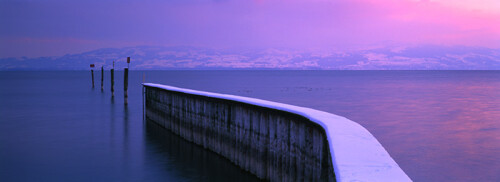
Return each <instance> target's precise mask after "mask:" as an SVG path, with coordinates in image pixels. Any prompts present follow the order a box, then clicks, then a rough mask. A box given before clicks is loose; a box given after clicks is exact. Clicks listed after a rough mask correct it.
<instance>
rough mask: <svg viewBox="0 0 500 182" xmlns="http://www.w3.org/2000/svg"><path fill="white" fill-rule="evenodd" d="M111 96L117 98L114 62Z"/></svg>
mask: <svg viewBox="0 0 500 182" xmlns="http://www.w3.org/2000/svg"><path fill="white" fill-rule="evenodd" d="M111 96H112V97H114V96H115V61H113V68H111Z"/></svg>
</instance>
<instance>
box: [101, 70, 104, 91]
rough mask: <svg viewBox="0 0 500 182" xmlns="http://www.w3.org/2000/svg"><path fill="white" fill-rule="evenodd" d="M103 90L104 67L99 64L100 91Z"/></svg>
mask: <svg viewBox="0 0 500 182" xmlns="http://www.w3.org/2000/svg"><path fill="white" fill-rule="evenodd" d="M102 91H104V67H103V66H101V92H102Z"/></svg>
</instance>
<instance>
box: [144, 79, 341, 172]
mask: <svg viewBox="0 0 500 182" xmlns="http://www.w3.org/2000/svg"><path fill="white" fill-rule="evenodd" d="M144 87H145V89H144V92H145V93H144V94H145V95H144V98H145V117H146V119H148V120H151V121H153V122H156V123H157V124H159V125H160V126H162V127H164V128H166V129H168V130H170V131H172V132H173V133H175V134H177V135H179V136H181V137H182V138H184V139H186V140H188V141H190V142H193V143H196V144H198V145H201V146H203V147H204V148H206V149H208V150H211V151H214V152H215V153H217V154H219V155H221V156H223V157H224V158H226V159H228V160H230V161H231V162H233V163H234V164H235V165H237V166H239V167H241V168H242V169H244V170H246V171H248V172H250V173H252V174H254V175H256V176H257V177H259V178H261V179H266V180H269V181H335V174H334V170H333V165H332V160H331V156H330V149H329V145H328V141H327V137H326V135H325V131H324V129H323V128H322V127H321V126H319V125H317V124H316V123H314V122H312V121H310V120H309V119H307V118H305V117H303V116H301V115H298V114H294V113H289V112H286V111H281V110H276V109H271V108H265V107H261V106H256V105H252V104H248V103H243V102H238V101H233V100H225V99H220V98H212V97H207V96H201V95H194V94H187V93H182V92H177V91H169V90H165V89H160V88H155V87H149V86H146V85H145V86H144Z"/></svg>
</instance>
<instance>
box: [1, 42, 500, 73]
mask: <svg viewBox="0 0 500 182" xmlns="http://www.w3.org/2000/svg"><path fill="white" fill-rule="evenodd" d="M127 56H130V57H131V58H132V63H131V66H130V67H131V69H135V70H163V69H165V70H168V69H322V70H396V69H397V70H401V69H402V70H426V69H432V70H471V69H473V70H499V69H500V49H489V48H480V47H464V46H429V45H428V46H414V47H384V48H370V49H360V50H349V51H339V50H289V49H256V50H216V49H207V48H198V47H154V46H138V47H125V48H106V49H97V50H93V51H89V52H84V53H79V54H68V55H64V56H58V57H39V58H26V57H21V58H1V59H0V70H86V69H89V64H91V63H94V64H95V65H96V67H98V68H100V67H101V66H104V67H105V68H106V69H109V68H110V67H111V66H112V62H113V60H115V61H116V65H115V67H116V68H123V67H125V66H126V57H127Z"/></svg>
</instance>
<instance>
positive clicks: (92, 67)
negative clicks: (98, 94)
mask: <svg viewBox="0 0 500 182" xmlns="http://www.w3.org/2000/svg"><path fill="white" fill-rule="evenodd" d="M94 67H95V65H94V64H90V73H91V74H92V88H94Z"/></svg>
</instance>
